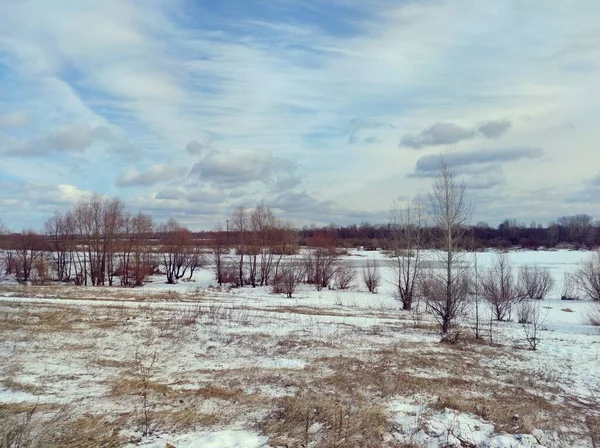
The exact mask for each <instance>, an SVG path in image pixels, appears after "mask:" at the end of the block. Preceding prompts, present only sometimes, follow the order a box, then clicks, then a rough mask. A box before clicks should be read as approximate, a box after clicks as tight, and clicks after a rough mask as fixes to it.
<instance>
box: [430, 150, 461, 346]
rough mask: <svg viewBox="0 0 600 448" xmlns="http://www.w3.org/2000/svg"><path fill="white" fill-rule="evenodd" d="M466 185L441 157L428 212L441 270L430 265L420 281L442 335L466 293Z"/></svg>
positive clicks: (443, 335) (450, 323) (448, 327)
mask: <svg viewBox="0 0 600 448" xmlns="http://www.w3.org/2000/svg"><path fill="white" fill-rule="evenodd" d="M465 189H466V185H465V183H464V182H459V181H457V180H456V179H455V178H454V176H453V174H452V173H451V171H450V169H449V168H448V165H447V164H446V162H445V161H444V160H443V159H442V161H441V163H440V171H439V174H438V176H437V177H436V179H435V181H434V183H433V188H432V192H431V193H430V194H429V205H430V209H431V210H430V216H431V219H432V221H433V225H434V230H435V231H436V232H437V234H438V235H439V242H438V243H439V246H440V247H441V250H439V251H437V252H436V258H437V261H438V262H439V263H440V264H441V265H442V266H443V270H441V272H440V270H434V269H431V270H430V271H429V272H428V273H427V275H426V276H425V277H424V279H423V280H424V281H422V282H421V284H422V286H423V297H424V298H425V300H426V302H427V306H428V308H429V309H430V310H431V312H432V313H433V315H434V317H435V318H436V320H437V321H438V323H439V325H440V330H441V333H442V338H443V339H445V338H446V337H447V335H448V332H449V331H450V329H451V327H452V324H453V322H454V320H455V319H456V318H457V317H458V316H459V315H460V314H461V313H462V312H463V311H464V307H465V302H466V300H467V298H468V293H469V266H468V265H469V264H468V263H465V260H464V258H465V256H464V253H463V252H461V247H462V246H463V245H464V240H465V235H466V231H467V226H468V223H469V220H470V218H471V206H470V205H469V204H468V203H467V202H466V199H465Z"/></svg>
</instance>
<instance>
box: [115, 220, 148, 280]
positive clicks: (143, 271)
mask: <svg viewBox="0 0 600 448" xmlns="http://www.w3.org/2000/svg"><path fill="white" fill-rule="evenodd" d="M122 229H123V230H122V234H121V235H120V236H121V240H120V244H119V245H118V257H117V258H118V268H117V273H118V275H119V278H120V280H121V285H123V286H132V287H136V286H142V285H143V284H144V282H145V281H146V279H147V278H148V276H149V275H151V274H152V272H153V265H154V255H153V254H152V251H151V250H150V247H149V246H150V243H149V239H150V235H151V234H152V232H153V230H154V224H153V222H152V217H151V216H149V215H146V214H144V213H141V212H140V213H138V214H137V215H135V216H132V215H131V214H130V213H125V214H124V215H123V224H122Z"/></svg>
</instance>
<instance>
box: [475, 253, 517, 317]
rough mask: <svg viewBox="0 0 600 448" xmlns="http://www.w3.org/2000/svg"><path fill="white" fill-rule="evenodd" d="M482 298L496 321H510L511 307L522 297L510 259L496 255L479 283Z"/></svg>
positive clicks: (504, 255) (503, 255) (506, 256)
mask: <svg viewBox="0 0 600 448" xmlns="http://www.w3.org/2000/svg"><path fill="white" fill-rule="evenodd" d="M481 289H482V293H483V297H484V298H485V299H486V300H487V301H488V302H489V304H490V306H491V308H492V312H493V314H494V317H495V319H496V320H498V321H503V320H507V319H508V320H510V317H511V312H512V308H513V305H514V304H515V303H517V302H519V301H520V299H521V297H522V295H521V291H520V289H519V283H518V281H517V279H516V277H515V275H514V270H513V266H512V263H511V261H510V258H509V257H508V255H506V254H498V255H497V256H496V257H495V259H494V261H493V263H492V266H491V267H490V268H489V269H488V270H487V272H486V273H485V274H484V276H483V278H482V281H481Z"/></svg>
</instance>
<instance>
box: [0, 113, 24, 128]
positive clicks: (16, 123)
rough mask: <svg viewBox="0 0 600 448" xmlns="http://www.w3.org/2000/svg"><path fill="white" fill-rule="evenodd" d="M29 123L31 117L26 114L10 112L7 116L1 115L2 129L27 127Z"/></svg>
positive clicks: (0, 124) (0, 125)
mask: <svg viewBox="0 0 600 448" xmlns="http://www.w3.org/2000/svg"><path fill="white" fill-rule="evenodd" d="M28 122H29V117H28V116H27V114H26V113H25V112H9V113H6V114H0V129H2V128H16V127H20V126H25V125H26V124H27V123H28Z"/></svg>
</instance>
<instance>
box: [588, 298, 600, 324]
mask: <svg viewBox="0 0 600 448" xmlns="http://www.w3.org/2000/svg"><path fill="white" fill-rule="evenodd" d="M585 321H586V323H587V324H588V325H594V326H596V327H600V303H599V302H595V303H593V304H591V305H590V307H589V308H588V309H587V311H586V314H585Z"/></svg>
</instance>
